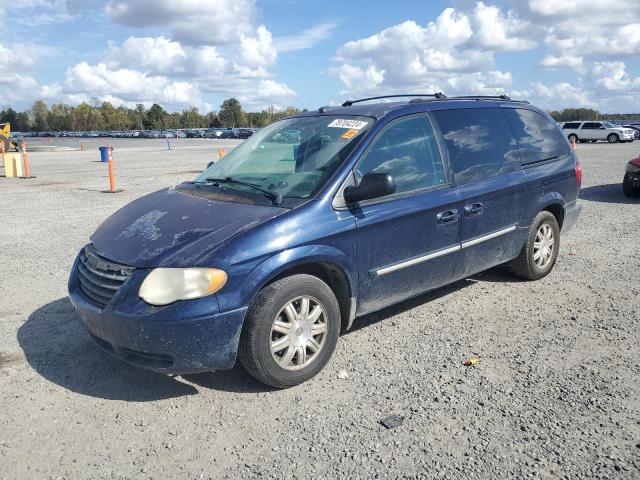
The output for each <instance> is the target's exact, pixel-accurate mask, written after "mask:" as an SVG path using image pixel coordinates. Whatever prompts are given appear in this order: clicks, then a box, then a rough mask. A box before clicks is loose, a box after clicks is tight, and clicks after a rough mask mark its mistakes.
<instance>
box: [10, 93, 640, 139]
mask: <svg viewBox="0 0 640 480" xmlns="http://www.w3.org/2000/svg"><path fill="white" fill-rule="evenodd" d="M301 111H302V110H299V109H297V108H294V107H289V108H286V109H284V110H279V111H276V110H275V109H274V108H269V109H267V110H262V111H260V112H246V111H244V109H243V108H242V105H241V104H240V101H239V100H237V99H236V98H229V99H227V100H225V101H224V102H222V105H220V110H219V111H218V112H209V113H205V114H202V113H200V112H199V111H198V109H197V108H196V107H191V108H188V109H186V110H183V111H182V112H167V111H166V110H165V109H164V108H163V107H162V106H160V105H158V104H157V103H154V104H153V105H152V106H151V107H150V108H146V107H145V106H144V105H143V104H141V103H140V104H138V105H136V107H135V108H128V107H125V106H120V107H117V108H116V107H114V106H113V105H112V104H111V103H109V102H102V103H98V102H94V103H93V104H88V103H86V102H83V103H81V104H80V105H78V106H72V105H67V104H64V103H56V104H53V105H51V107H49V106H48V105H47V104H46V103H45V102H44V101H43V100H36V101H35V102H33V105H32V106H31V108H30V109H28V110H26V111H22V112H17V111H15V110H14V109H13V108H11V107H8V108H5V109H4V110H1V111H0V123H5V122H9V123H11V129H12V130H13V131H16V132H34V131H35V132H48V131H94V130H117V131H121V130H160V129H164V130H166V129H177V128H220V127H236V128H242V127H249V128H261V127H265V126H267V125H269V124H270V123H273V122H275V121H276V120H280V119H282V118H285V117H288V116H290V115H294V114H296V113H299V112H301ZM549 114H550V115H551V116H552V117H553V118H554V119H555V120H556V121H557V122H569V121H572V120H637V119H640V113H637V114H633V113H625V114H620V113H613V114H606V113H605V114H603V113H600V112H598V111H597V110H593V109H591V108H565V109H564V110H562V111H557V110H553V111H551V112H549Z"/></svg>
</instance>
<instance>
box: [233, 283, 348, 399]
mask: <svg viewBox="0 0 640 480" xmlns="http://www.w3.org/2000/svg"><path fill="white" fill-rule="evenodd" d="M340 325H341V318H340V307H339V305H338V300H337V299H336V297H335V295H334V294H333V292H332V290H331V288H329V286H328V285H327V284H326V283H324V282H323V281H322V280H320V279H319V278H317V277H314V276H312V275H304V274H300V275H292V276H290V277H285V278H282V279H280V280H277V281H275V282H273V283H271V284H269V285H267V286H266V287H265V288H264V289H262V290H261V291H260V293H258V295H257V296H256V298H255V299H254V301H253V302H252V304H251V306H250V307H249V311H248V312H247V318H246V320H245V325H244V327H243V330H242V335H241V338H240V348H239V351H238V355H239V357H240V361H241V362H242V364H243V366H244V367H245V369H246V370H247V372H249V373H250V374H251V375H252V376H253V377H254V378H256V379H257V380H259V381H261V382H262V383H265V384H267V385H270V386H272V387H276V388H286V387H291V386H294V385H298V384H300V383H303V382H305V381H307V380H309V379H310V378H312V377H314V376H315V375H316V374H318V372H320V370H322V369H323V368H324V366H325V365H326V364H327V362H328V361H329V359H330V358H331V355H332V354H333V351H334V349H335V346H336V343H337V341H338V336H339V334H340Z"/></svg>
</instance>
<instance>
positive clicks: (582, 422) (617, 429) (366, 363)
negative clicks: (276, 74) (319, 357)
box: [0, 139, 640, 479]
mask: <svg viewBox="0 0 640 480" xmlns="http://www.w3.org/2000/svg"><path fill="white" fill-rule="evenodd" d="M40 143H43V144H45V146H47V145H48V143H47V142H46V141H41V142H40ZM111 143H112V144H113V145H114V160H115V162H116V164H115V169H116V175H117V180H118V187H119V188H123V189H124V192H122V193H119V194H115V195H109V194H103V193H100V190H103V189H105V188H106V187H107V185H108V180H107V177H106V167H105V165H104V164H101V163H97V162H96V160H98V152H97V143H96V141H93V142H85V147H86V149H87V150H86V151H85V152H80V151H58V152H33V153H32V154H31V155H30V159H31V170H32V174H33V175H36V176H37V178H34V179H30V180H17V179H6V178H0V192H1V195H0V204H1V208H0V259H1V261H0V276H1V278H2V281H1V282H0V298H1V303H0V478H7V479H14V478H15V479H24V478H70V479H84V478H87V479H88V478H92V479H93V478H109V479H112V478H114V479H115V478H134V477H135V478H186V479H191V478H194V479H199V478H204V479H207V478H212V479H218V478H254V477H261V478H303V477H304V478H326V477H331V478H334V477H335V478H374V477H380V478H395V477H408V478H450V479H459V478H494V479H498V478H525V477H532V478H585V477H597V478H625V479H627V478H640V398H639V397H640V388H639V385H640V346H639V343H638V339H639V338H640V326H639V320H640V302H639V301H638V298H640V281H638V272H639V268H640V256H639V255H638V247H639V243H638V235H639V232H640V201H638V200H628V199H626V198H625V197H623V196H622V191H621V185H620V183H621V181H622V175H623V169H624V165H625V163H626V162H627V161H628V160H629V159H631V158H633V157H634V156H637V153H638V149H639V148H638V143H637V142H636V143H633V144H630V145H629V144H626V145H622V144H617V145H608V144H584V145H583V144H579V145H578V155H579V157H580V160H581V161H582V163H583V167H584V185H583V192H582V194H581V197H582V205H583V212H582V216H581V218H580V219H579V222H578V224H577V226H576V227H575V228H574V230H572V231H571V232H570V233H569V234H568V235H566V236H565V237H563V239H562V249H561V253H560V256H559V258H558V264H557V266H556V269H555V271H554V272H553V273H552V274H551V275H550V276H548V277H547V278H545V279H543V280H542V281H539V282H533V283H531V282H523V281H519V280H517V279H516V278H515V277H512V276H511V275H510V274H509V272H508V270H507V269H506V268H496V269H493V270H490V271H488V272H484V273H482V274H480V275H477V276H474V277H472V278H469V279H466V280H464V281H461V282H458V283H456V284H454V285H452V286H449V287H447V288H444V289H441V290H438V291H436V292H433V293H430V294H428V295H424V296H422V297H420V298H417V299H415V300H412V301H409V302H405V303H403V304H401V305H398V306H396V307H393V308H390V309H387V310H385V311H383V312H380V313H378V314H375V315H372V316H367V317H365V318H361V319H358V320H356V323H355V328H354V329H353V330H352V331H351V332H349V333H347V334H345V335H343V336H342V338H341V339H340V341H339V343H338V347H337V350H336V352H335V355H334V357H333V360H332V361H331V362H330V363H329V364H328V365H327V367H326V369H325V370H324V371H323V372H322V373H321V374H320V375H319V376H318V377H316V378H315V379H314V380H312V381H311V382H308V383H307V384H304V385H301V386H299V387H296V388H292V389H289V390H285V391H273V390H269V389H267V388H265V387H263V386H262V385H261V384H259V383H257V382H256V381H254V380H253V379H251V378H250V377H249V376H248V375H247V374H246V373H245V372H244V371H243V370H242V369H241V368H240V367H236V368H235V369H233V370H231V371H228V372H217V373H210V374H199V375H187V376H178V377H175V378H172V377H168V376H162V375H158V374H153V373H148V372H144V371H140V370H137V369H135V368H134V367H130V366H127V365H125V364H123V363H121V362H119V361H118V360H115V359H113V358H111V357H110V356H109V355H108V354H106V353H103V352H102V351H100V350H99V349H98V347H96V346H95V345H94V344H93V343H92V341H91V340H90V339H89V336H88V335H87V334H86V333H85V331H84V330H83V329H82V328H81V326H80V325H79V322H78V321H77V320H76V319H75V318H74V313H73V311H72V308H71V305H70V303H69V301H68V299H67V297H66V281H67V276H68V270H69V268H70V266H71V264H72V262H73V259H74V257H75V255H76V253H77V252H78V250H79V249H80V247H81V246H82V245H84V244H85V243H86V242H87V239H88V237H89V235H90V234H91V233H92V232H93V231H94V230H95V228H96V227H97V226H98V225H99V224H100V223H101V222H102V221H103V220H104V219H105V218H106V217H107V216H108V215H109V214H111V213H112V212H113V211H115V210H116V209H117V208H119V207H121V206H122V205H124V204H126V203H127V202H129V201H131V200H132V199H134V198H136V197H138V196H140V195H142V194H144V193H147V192H151V191H154V190H157V189H159V188H162V187H164V186H169V185H175V184H176V183H177V182H178V181H181V180H185V179H191V178H193V177H194V176H195V174H196V173H197V171H199V170H201V169H202V168H204V167H205V166H206V164H207V162H208V161H209V160H212V159H215V158H216V157H217V150H218V148H221V147H222V148H227V149H228V148H230V147H231V146H232V145H233V143H234V142H233V141H219V142H214V141H212V140H195V139H194V140H186V139H180V140H177V141H176V142H175V149H174V150H171V151H168V150H166V142H165V141H164V140H117V139H116V140H113V141H112V142H111ZM54 145H62V146H71V147H77V143H76V142H75V140H66V141H65V140H60V139H56V140H54ZM473 356H479V357H480V359H481V361H480V363H479V364H477V365H475V366H472V367H465V366H463V365H462V363H463V361H464V360H465V359H467V358H470V357H473ZM341 371H344V372H346V375H347V378H343V377H344V376H345V374H344V372H341ZM339 372H340V375H339ZM391 414H398V415H401V416H403V417H405V420H404V423H403V424H402V425H401V426H400V427H398V428H395V429H392V430H387V429H385V428H384V427H383V426H382V425H380V423H379V420H380V419H382V418H383V417H386V416H388V415H391Z"/></svg>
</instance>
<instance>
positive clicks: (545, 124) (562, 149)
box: [503, 108, 569, 165]
mask: <svg viewBox="0 0 640 480" xmlns="http://www.w3.org/2000/svg"><path fill="white" fill-rule="evenodd" d="M503 112H504V114H505V116H506V117H507V120H508V121H509V125H511V128H512V129H513V133H514V135H515V137H516V141H517V142H518V148H519V149H520V161H521V162H522V164H523V165H526V164H528V163H535V162H541V161H544V160H549V159H552V158H556V157H559V156H561V155H566V154H568V153H569V145H568V144H567V142H566V140H565V139H564V137H563V136H562V134H561V133H560V131H559V130H558V127H557V126H556V124H555V123H553V122H552V121H551V120H549V119H548V118H546V117H545V116H543V115H540V114H539V113H538V112H534V111H532V110H527V109H525V108H505V109H503Z"/></svg>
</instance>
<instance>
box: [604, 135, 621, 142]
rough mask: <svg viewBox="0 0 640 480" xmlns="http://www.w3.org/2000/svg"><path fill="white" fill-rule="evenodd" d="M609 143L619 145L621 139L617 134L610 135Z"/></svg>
mask: <svg viewBox="0 0 640 480" xmlns="http://www.w3.org/2000/svg"><path fill="white" fill-rule="evenodd" d="M607 141H608V142H609V143H618V142H619V141H620V137H619V136H618V135H617V134H615V133H610V134H609V136H608V137H607Z"/></svg>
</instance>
